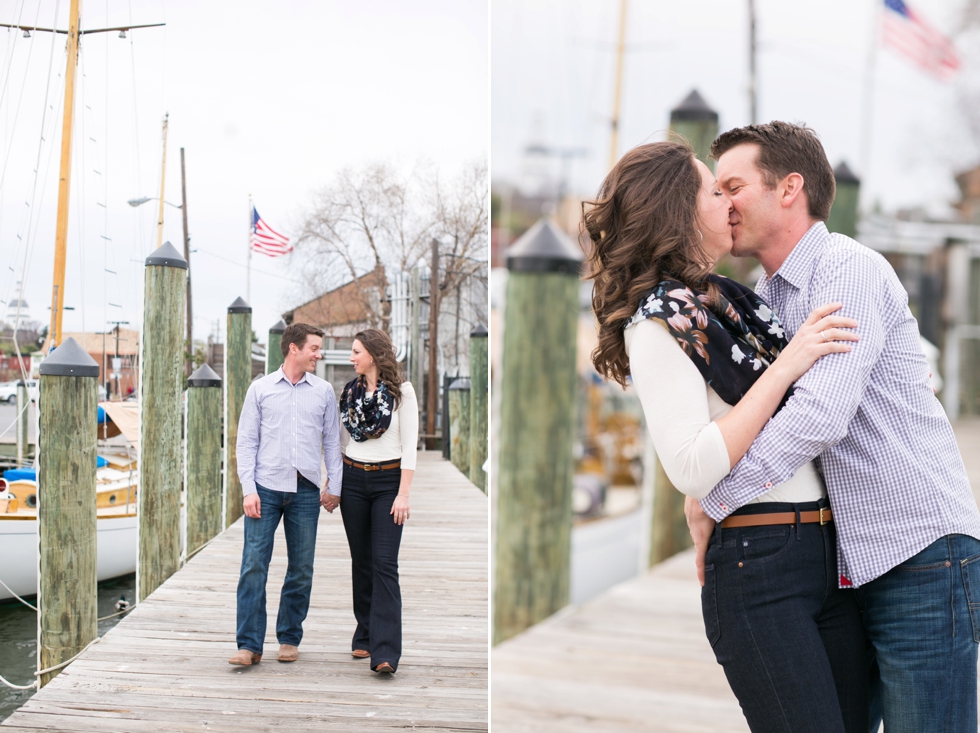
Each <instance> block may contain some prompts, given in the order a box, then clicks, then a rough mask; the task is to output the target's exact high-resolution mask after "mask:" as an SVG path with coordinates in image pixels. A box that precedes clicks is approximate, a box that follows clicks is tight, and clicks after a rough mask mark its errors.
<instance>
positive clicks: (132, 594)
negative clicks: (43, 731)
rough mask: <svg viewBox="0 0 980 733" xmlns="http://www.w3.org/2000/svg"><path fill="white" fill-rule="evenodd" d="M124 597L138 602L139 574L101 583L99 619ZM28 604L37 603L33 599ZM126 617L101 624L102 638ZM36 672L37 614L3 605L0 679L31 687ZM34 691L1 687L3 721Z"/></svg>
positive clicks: (14, 604)
mask: <svg viewBox="0 0 980 733" xmlns="http://www.w3.org/2000/svg"><path fill="white" fill-rule="evenodd" d="M120 597H124V598H125V599H126V600H127V601H129V602H130V603H132V602H133V601H134V600H135V598H136V574H135V573H131V574H129V575H124V576H123V577H121V578H114V579H113V580H107V581H105V582H102V583H99V618H103V617H105V616H109V615H111V614H113V613H115V612H116V609H115V606H116V602H117V601H118V600H119V599H120ZM26 600H28V601H30V602H31V603H32V604H34V603H36V598H35V597H34V596H30V597H28V598H27V599H26ZM123 618H125V616H115V617H114V618H108V619H106V620H105V621H100V622H99V636H102V635H103V634H105V633H106V632H107V631H108V630H109V629H111V628H112V627H113V626H115V625H116V624H117V623H119V621H120V620H122V619H123ZM35 671H37V614H36V613H35V612H34V611H32V610H31V609H29V608H27V606H25V605H23V604H22V603H20V602H19V601H17V600H10V601H4V602H2V603H0V676H3V677H4V679H7V680H9V681H10V682H11V683H13V684H15V685H28V684H30V683H31V682H32V681H33V680H34V672H35ZM32 694H34V691H33V690H23V691H21V690H12V689H10V688H9V687H7V686H6V685H4V684H2V683H0V720H3V719H4V718H6V717H7V716H9V715H10V714H11V713H13V712H14V711H15V710H16V709H17V708H19V707H20V706H21V705H23V704H24V702H25V701H27V699H28V698H30V696H31V695H32Z"/></svg>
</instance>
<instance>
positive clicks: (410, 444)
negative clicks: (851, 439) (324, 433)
mask: <svg viewBox="0 0 980 733" xmlns="http://www.w3.org/2000/svg"><path fill="white" fill-rule="evenodd" d="M368 396H370V393H369V395H368ZM418 443H419V401H418V398H417V397H416V396H415V388H414V387H412V384H411V382H402V399H401V402H399V403H398V407H397V408H396V409H395V410H393V411H392V413H391V424H390V425H389V426H388V429H387V430H385V431H384V433H382V434H381V436H380V437H378V438H368V439H367V440H365V441H362V442H360V443H358V442H357V441H356V440H351V439H350V433H348V432H347V428H345V427H344V425H343V423H342V422H341V425H340V444H341V449H342V450H343V453H344V455H345V456H347V457H348V458H350V459H351V460H352V461H357V462H358V463H384V462H385V461H397V460H398V459H401V462H402V465H401V467H402V468H405V469H409V470H412V471H414V470H415V454H416V452H417V448H418ZM726 473H727V472H726Z"/></svg>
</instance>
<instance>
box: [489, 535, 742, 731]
mask: <svg viewBox="0 0 980 733" xmlns="http://www.w3.org/2000/svg"><path fill="white" fill-rule="evenodd" d="M700 599H701V588H700V586H699V585H698V582H697V577H696V576H695V574H694V556H693V554H692V553H691V552H684V553H681V554H680V555H677V556H675V557H673V558H671V559H670V560H668V561H667V562H664V563H661V564H660V565H658V566H657V567H656V568H655V569H654V570H653V571H651V572H650V573H649V574H647V575H644V576H641V577H639V578H636V579H634V580H630V581H627V582H625V583H622V584H620V585H617V586H616V587H615V588H613V589H612V590H610V591H608V592H606V593H605V594H603V595H601V596H599V597H598V598H596V599H595V600H593V601H591V602H589V603H586V604H584V605H582V606H569V607H568V608H567V609H566V610H564V611H560V612H558V613H557V614H555V615H554V616H552V617H551V618H549V619H547V620H546V621H544V622H542V623H540V624H538V625H537V626H535V627H533V628H531V629H528V630H527V631H525V632H524V633H522V634H520V635H518V636H515V637H513V638H512V639H509V640H507V641H505V642H504V643H502V644H500V645H498V646H496V647H494V649H493V655H492V657H493V701H492V706H491V716H492V719H493V730H494V733H524V732H525V731H527V732H530V731H545V730H546V731H548V732H549V733H600V732H601V731H623V732H627V731H643V732H644V733H650V732H651V731H656V732H657V733H661V732H663V733H666V732H667V731H671V732H672V731H683V732H684V733H736V732H737V733H744V732H745V731H748V726H747V725H746V724H745V718H743V717H742V711H741V709H740V708H739V706H738V702H737V701H736V700H735V696H734V695H733V694H732V691H731V689H730V688H729V687H728V680H726V679H725V674H724V672H723V671H722V669H721V667H720V666H718V663H717V662H716V661H715V657H714V653H713V652H712V651H711V646H710V645H709V644H708V640H707V639H706V638H705V635H704V625H703V623H702V621H701V600H700Z"/></svg>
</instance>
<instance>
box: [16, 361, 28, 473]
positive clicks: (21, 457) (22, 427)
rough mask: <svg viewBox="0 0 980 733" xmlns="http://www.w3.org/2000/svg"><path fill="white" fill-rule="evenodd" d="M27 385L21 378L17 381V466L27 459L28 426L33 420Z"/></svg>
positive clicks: (19, 466)
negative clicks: (29, 407) (29, 406)
mask: <svg viewBox="0 0 980 733" xmlns="http://www.w3.org/2000/svg"><path fill="white" fill-rule="evenodd" d="M28 400H29V398H28V396H27V385H26V384H24V380H23V379H21V380H20V381H19V382H17V427H16V428H14V429H15V430H16V431H17V467H18V468H21V467H22V466H23V465H24V464H25V462H26V460H27V453H28V448H27V441H28V436H29V433H28V428H29V427H30V422H31V411H30V410H29V409H28Z"/></svg>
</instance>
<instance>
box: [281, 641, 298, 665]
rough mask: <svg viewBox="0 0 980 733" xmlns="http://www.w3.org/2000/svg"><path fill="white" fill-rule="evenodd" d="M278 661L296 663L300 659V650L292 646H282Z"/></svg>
mask: <svg viewBox="0 0 980 733" xmlns="http://www.w3.org/2000/svg"><path fill="white" fill-rule="evenodd" d="M277 659H278V660H279V661H280V662H295V661H296V660H297V659H299V648H298V647H295V646H293V645H292V644H280V645H279V656H278V657H277Z"/></svg>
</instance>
